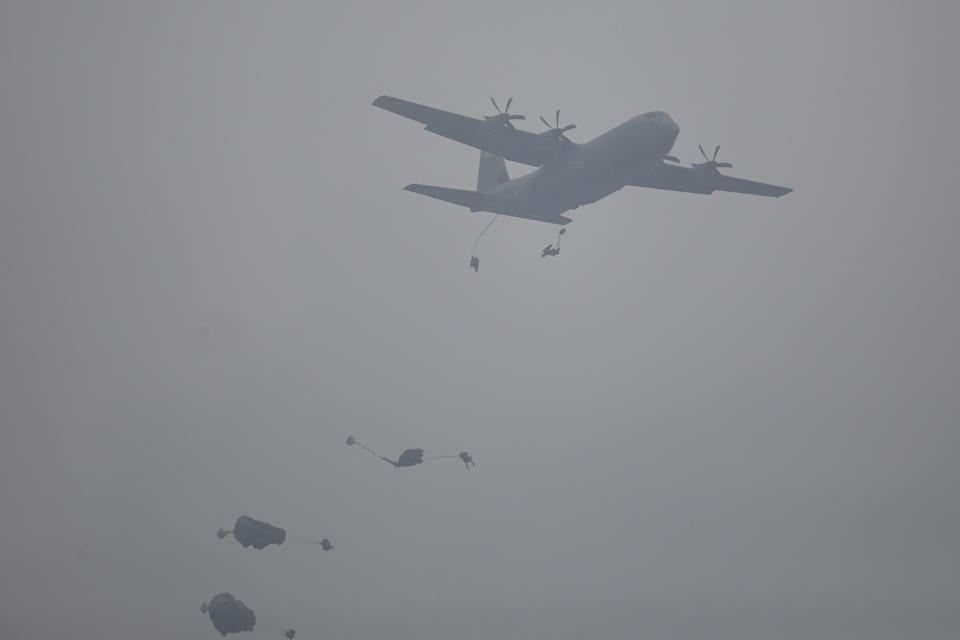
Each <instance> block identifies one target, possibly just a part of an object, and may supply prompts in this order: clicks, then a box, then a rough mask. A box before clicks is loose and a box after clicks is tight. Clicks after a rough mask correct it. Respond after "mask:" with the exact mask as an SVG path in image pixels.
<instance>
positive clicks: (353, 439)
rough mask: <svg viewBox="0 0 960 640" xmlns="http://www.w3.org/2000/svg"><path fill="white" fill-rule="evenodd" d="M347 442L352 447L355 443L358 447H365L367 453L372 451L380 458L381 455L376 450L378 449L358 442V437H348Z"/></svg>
mask: <svg viewBox="0 0 960 640" xmlns="http://www.w3.org/2000/svg"><path fill="white" fill-rule="evenodd" d="M347 444H348V445H350V446H351V447H352V446H353V445H357V446H358V447H360V448H361V449H363V450H364V451H366V452H367V453H372V454H373V455H375V456H377V457H378V458H379V457H380V456H379V455H377V452H376V451H374V450H373V449H371V448H369V447H367V446H366V445H363V444H361V443H359V442H357V439H356V438H354V437H353V436H350V437H349V438H347Z"/></svg>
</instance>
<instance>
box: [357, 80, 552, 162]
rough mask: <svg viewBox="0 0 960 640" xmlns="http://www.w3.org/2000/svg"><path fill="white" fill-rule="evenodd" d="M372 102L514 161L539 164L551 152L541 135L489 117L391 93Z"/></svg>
mask: <svg viewBox="0 0 960 640" xmlns="http://www.w3.org/2000/svg"><path fill="white" fill-rule="evenodd" d="M373 106H375V107H380V108H381V109H386V110H387V111H392V112H393V113H396V114H398V115H401V116H403V117H405V118H410V119H411V120H416V121H417V122H421V123H423V124H425V125H426V127H424V128H425V129H426V130H427V131H432V132H433V133H438V134H440V135H441V136H444V137H447V138H450V139H451V140H456V141H457V142H462V143H463V144H465V145H469V146H471V147H475V148H477V149H480V150H481V151H486V152H487V153H492V154H494V155H496V156H500V157H502V158H506V159H507V160H512V161H513V162H520V163H522V164H529V165H531V166H534V167H539V166H540V165H542V164H543V162H544V159H545V158H546V156H547V155H548V151H549V149H548V148H546V147H545V146H544V145H543V143H542V142H541V140H540V137H539V136H538V135H537V134H535V133H530V132H529V131H520V130H519V129H510V128H507V127H504V126H500V125H497V124H495V123H492V122H489V121H487V120H481V119H479V118H470V117H468V116H462V115H460V114H457V113H452V112H450V111H444V110H443V109H434V108H433V107H427V106H424V105H422V104H417V103H416V102H408V101H407V100H401V99H400V98H394V97H392V96H380V97H379V98H377V99H376V100H374V101H373Z"/></svg>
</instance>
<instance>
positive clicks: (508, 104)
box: [503, 96, 513, 113]
mask: <svg viewBox="0 0 960 640" xmlns="http://www.w3.org/2000/svg"><path fill="white" fill-rule="evenodd" d="M511 102H513V96H510V97H509V98H507V106H506V107H504V109H503V112H504V113H506V112H507V111H510V103H511Z"/></svg>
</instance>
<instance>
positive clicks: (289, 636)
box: [283, 629, 297, 640]
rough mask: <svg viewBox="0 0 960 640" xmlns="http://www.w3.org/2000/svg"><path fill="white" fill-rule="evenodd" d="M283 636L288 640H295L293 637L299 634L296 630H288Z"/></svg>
mask: <svg viewBox="0 0 960 640" xmlns="http://www.w3.org/2000/svg"><path fill="white" fill-rule="evenodd" d="M283 635H284V636H286V638H287V640H293V637H294V636H295V635H297V632H296V630H295V629H287V630H286V631H284V632H283Z"/></svg>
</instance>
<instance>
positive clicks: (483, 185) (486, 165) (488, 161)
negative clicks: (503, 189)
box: [477, 151, 510, 193]
mask: <svg viewBox="0 0 960 640" xmlns="http://www.w3.org/2000/svg"><path fill="white" fill-rule="evenodd" d="M508 180H510V176H509V175H507V163H506V162H504V160H503V158H501V157H500V156H495V155H493V154H492V153H487V152H486V151H481V152H480V170H479V171H478V172H477V191H479V192H481V193H483V192H484V191H490V189H493V188H494V187H497V186H499V185H501V184H503V183H504V182H507V181H508Z"/></svg>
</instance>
